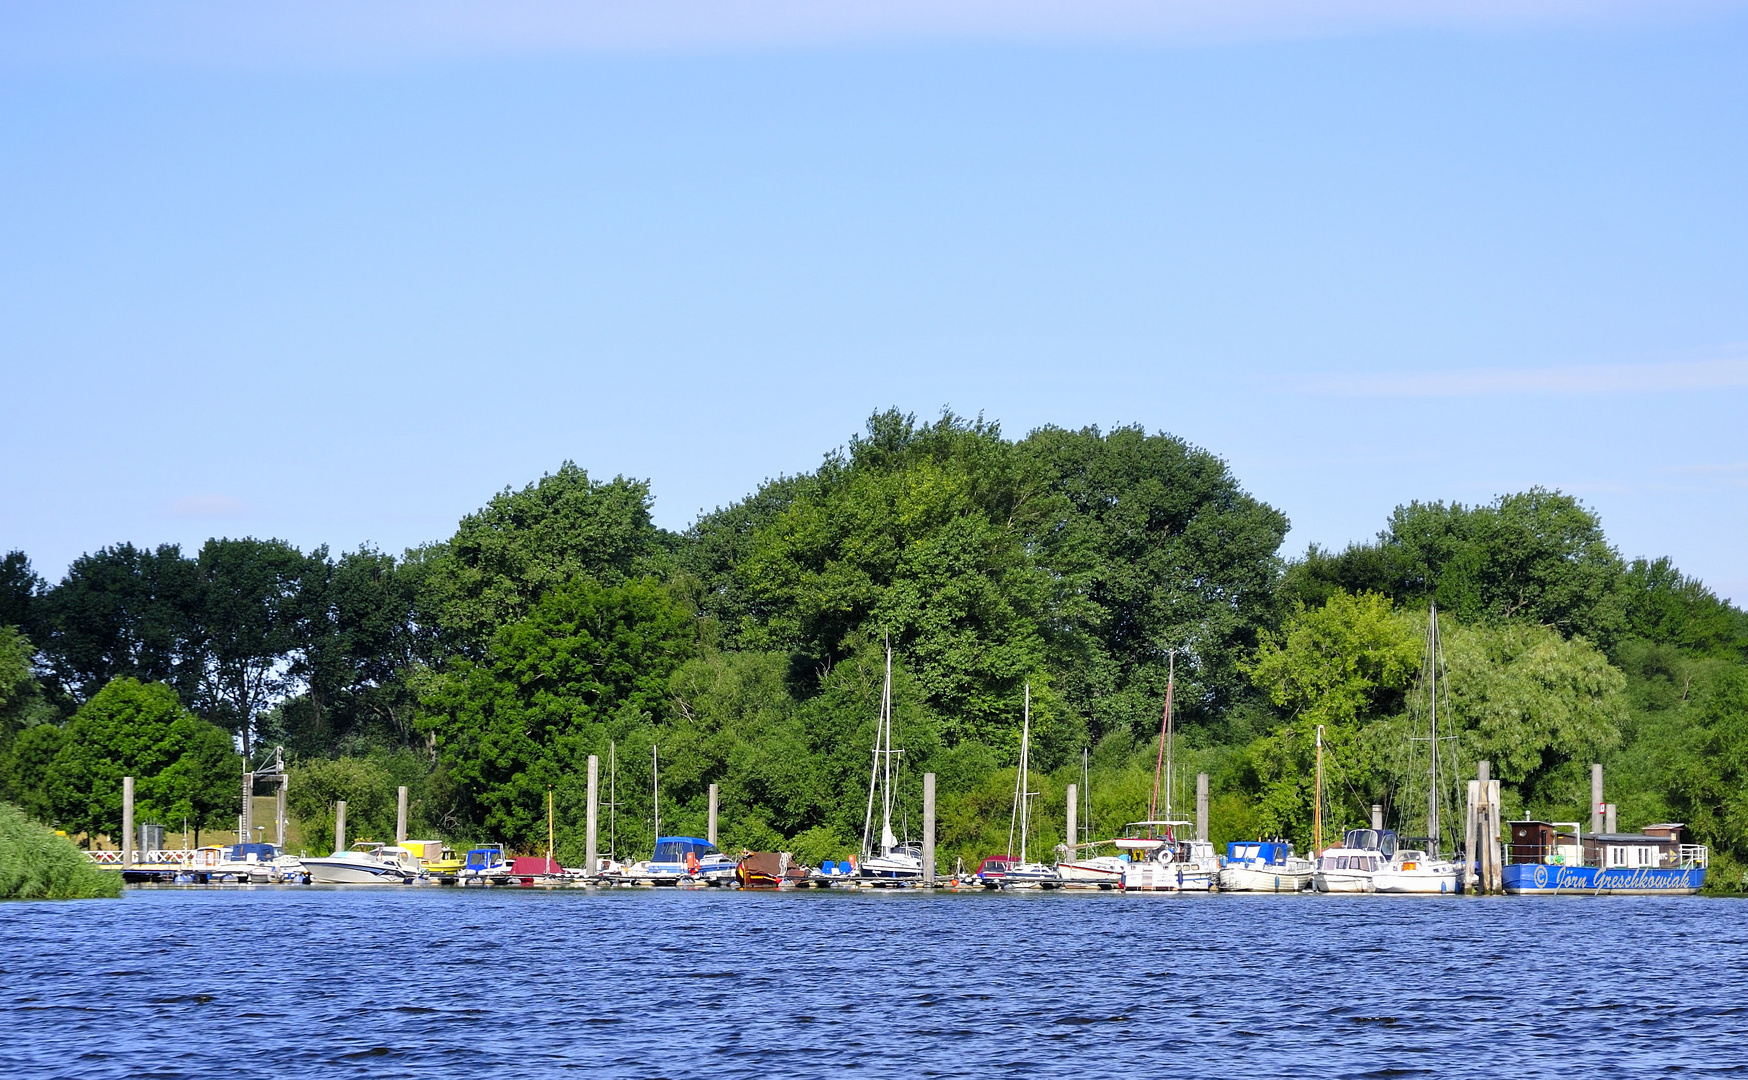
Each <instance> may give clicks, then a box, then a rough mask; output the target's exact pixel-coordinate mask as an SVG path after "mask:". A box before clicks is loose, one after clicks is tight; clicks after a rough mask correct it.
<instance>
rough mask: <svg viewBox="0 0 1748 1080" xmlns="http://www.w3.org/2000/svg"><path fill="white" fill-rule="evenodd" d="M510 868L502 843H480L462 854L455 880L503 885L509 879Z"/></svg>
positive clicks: (470, 883) (476, 883) (467, 882)
mask: <svg viewBox="0 0 1748 1080" xmlns="http://www.w3.org/2000/svg"><path fill="white" fill-rule="evenodd" d="M510 869H511V867H510V860H508V859H506V858H505V857H504V848H503V845H502V844H481V845H480V846H478V847H473V848H469V849H468V851H467V854H466V855H465V856H463V858H462V863H461V869H460V870H458V871H456V874H455V881H456V884H458V885H504V884H507V883H508V882H509V880H510Z"/></svg>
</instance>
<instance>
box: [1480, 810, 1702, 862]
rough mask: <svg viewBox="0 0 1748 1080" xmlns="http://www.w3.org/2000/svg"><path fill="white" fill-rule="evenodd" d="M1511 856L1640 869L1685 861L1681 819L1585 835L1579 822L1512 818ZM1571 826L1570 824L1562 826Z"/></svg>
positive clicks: (1526, 859) (1512, 860) (1515, 859)
mask: <svg viewBox="0 0 1748 1080" xmlns="http://www.w3.org/2000/svg"><path fill="white" fill-rule="evenodd" d="M1508 825H1509V827H1510V830H1511V832H1510V843H1509V845H1508V850H1509V859H1510V861H1511V862H1514V863H1549V864H1552V865H1566V866H1576V865H1583V866H1596V867H1601V868H1603V869H1605V870H1616V869H1624V870H1641V869H1656V868H1658V867H1670V866H1679V865H1682V863H1683V860H1684V859H1685V858H1686V857H1687V856H1686V855H1685V854H1684V852H1683V849H1682V844H1681V830H1682V829H1683V828H1685V825H1683V824H1682V823H1681V822H1664V823H1662V824H1659V825H1647V826H1645V828H1644V830H1643V831H1641V832H1636V833H1600V834H1592V835H1590V836H1585V835H1584V834H1583V833H1582V832H1580V831H1579V827H1578V823H1577V822H1568V821H1513V822H1508ZM1562 826H1569V828H1562Z"/></svg>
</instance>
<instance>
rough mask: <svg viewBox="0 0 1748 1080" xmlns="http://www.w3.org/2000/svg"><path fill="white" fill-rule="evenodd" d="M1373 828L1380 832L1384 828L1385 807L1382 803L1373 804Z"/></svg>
mask: <svg viewBox="0 0 1748 1080" xmlns="http://www.w3.org/2000/svg"><path fill="white" fill-rule="evenodd" d="M1372 828H1374V829H1376V830H1378V831H1379V832H1382V831H1383V829H1384V807H1383V804H1381V803H1373V804H1372Z"/></svg>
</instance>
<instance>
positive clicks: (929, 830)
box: [923, 772, 935, 888]
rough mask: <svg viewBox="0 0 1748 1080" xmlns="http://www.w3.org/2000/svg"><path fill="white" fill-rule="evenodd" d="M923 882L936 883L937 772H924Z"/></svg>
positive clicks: (929, 884) (928, 884) (930, 885)
mask: <svg viewBox="0 0 1748 1080" xmlns="http://www.w3.org/2000/svg"><path fill="white" fill-rule="evenodd" d="M923 884H924V885H927V886H929V887H931V888H932V887H933V886H934V884H935V774H934V773H932V772H926V773H923Z"/></svg>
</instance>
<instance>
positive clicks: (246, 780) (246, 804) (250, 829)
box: [237, 771, 255, 844]
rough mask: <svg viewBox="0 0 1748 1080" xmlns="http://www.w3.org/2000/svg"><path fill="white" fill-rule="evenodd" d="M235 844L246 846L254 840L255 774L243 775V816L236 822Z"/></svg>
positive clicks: (245, 773)
mask: <svg viewBox="0 0 1748 1080" xmlns="http://www.w3.org/2000/svg"><path fill="white" fill-rule="evenodd" d="M237 832H238V833H239V834H240V835H239V836H238V837H237V843H239V844H247V843H249V842H250V841H252V840H254V839H255V774H254V773H253V772H248V771H245V772H244V773H243V816H242V818H241V820H239V821H238V822H237Z"/></svg>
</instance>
